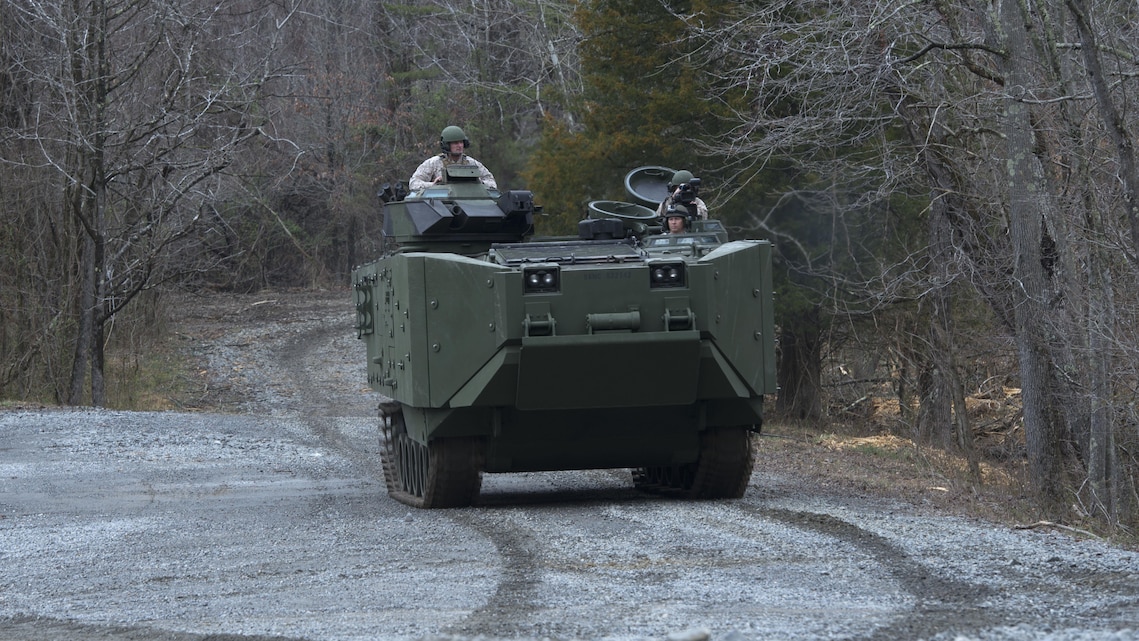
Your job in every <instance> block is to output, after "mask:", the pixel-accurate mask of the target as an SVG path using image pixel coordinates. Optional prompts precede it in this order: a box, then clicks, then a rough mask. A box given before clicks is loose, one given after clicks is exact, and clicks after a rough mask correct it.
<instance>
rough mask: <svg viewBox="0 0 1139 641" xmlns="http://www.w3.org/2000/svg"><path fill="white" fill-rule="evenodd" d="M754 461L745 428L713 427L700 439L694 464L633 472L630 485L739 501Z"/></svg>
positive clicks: (686, 494)
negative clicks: (697, 455)
mask: <svg viewBox="0 0 1139 641" xmlns="http://www.w3.org/2000/svg"><path fill="white" fill-rule="evenodd" d="M754 461H755V457H754V454H753V453H752V450H751V433H750V431H749V430H748V429H747V428H746V427H713V428H708V429H707V430H704V432H703V433H702V434H701V435H700V458H699V459H698V460H697V461H696V462H695V463H689V464H687V465H679V466H657V467H643V468H640V469H637V470H633V484H634V485H636V487H637V488H638V489H641V490H646V491H649V492H660V493H664V494H676V495H679V496H680V497H682V498H686V499H738V498H741V497H742V496H743V495H744V491H745V490H747V482H748V480H749V479H750V478H751V470H752V466H753V464H754Z"/></svg>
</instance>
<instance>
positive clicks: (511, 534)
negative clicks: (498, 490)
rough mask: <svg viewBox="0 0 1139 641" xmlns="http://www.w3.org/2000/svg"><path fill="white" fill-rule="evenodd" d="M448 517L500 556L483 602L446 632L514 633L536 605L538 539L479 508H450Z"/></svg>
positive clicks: (500, 634) (539, 577)
mask: <svg viewBox="0 0 1139 641" xmlns="http://www.w3.org/2000/svg"><path fill="white" fill-rule="evenodd" d="M452 512H453V514H451V515H450V516H451V519H452V520H453V521H455V522H456V523H458V524H460V525H462V526H464V527H466V528H469V529H470V530H471V531H473V532H476V533H478V534H479V535H481V536H483V537H485V538H486V539H487V540H489V541H490V542H491V543H492V544H493V545H494V547H495V550H496V551H497V552H498V556H499V558H501V559H502V578H501V579H500V580H499V581H498V586H497V588H496V589H495V592H494V594H492V595H491V596H490V598H489V599H487V601H486V603H485V604H484V605H483V606H482V607H481V608H479V609H478V610H475V611H474V612H472V613H471V614H470V615H469V616H467V617H466V618H465V619H463V620H462V621H461V622H460V623H456V624H455V625H453V626H451V628H450V629H448V630H447V631H446V634H451V635H459V636H464V635H468V636H485V637H491V638H494V637H496V636H500V637H503V638H509V637H514V636H517V635H518V630H519V628H521V627H523V626H524V625H525V623H526V621H527V619H528V618H529V615H530V614H531V613H533V612H535V611H536V610H537V609H538V606H537V603H536V601H537V599H538V592H537V587H538V584H539V583H540V582H541V576H540V572H539V565H540V560H539V554H540V553H539V551H538V547H539V546H538V543H537V541H536V538H535V537H534V536H533V535H530V534H528V533H526V532H524V531H522V530H521V529H520V528H519V527H518V526H516V525H513V524H509V523H506V522H504V521H503V520H502V519H496V518H493V516H494V515H493V514H491V513H488V512H483V511H481V510H477V509H474V510H471V509H468V510H453V511H452Z"/></svg>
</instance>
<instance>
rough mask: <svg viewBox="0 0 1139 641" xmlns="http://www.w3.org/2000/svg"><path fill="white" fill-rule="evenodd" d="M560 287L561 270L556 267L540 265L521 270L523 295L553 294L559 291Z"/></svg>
mask: <svg viewBox="0 0 1139 641" xmlns="http://www.w3.org/2000/svg"><path fill="white" fill-rule="evenodd" d="M561 286H562V278H561V269H560V268H559V267H558V266H557V265H540V266H534V267H526V268H523V270H522V293H523V294H553V293H557V292H559V291H561Z"/></svg>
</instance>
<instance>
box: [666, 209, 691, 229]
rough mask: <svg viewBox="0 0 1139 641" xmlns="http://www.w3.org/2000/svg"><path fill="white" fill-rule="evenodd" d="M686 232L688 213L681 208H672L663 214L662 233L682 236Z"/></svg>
mask: <svg viewBox="0 0 1139 641" xmlns="http://www.w3.org/2000/svg"><path fill="white" fill-rule="evenodd" d="M686 231H688V213H687V212H685V211H684V210H683V207H676V206H674V207H673V208H671V209H669V210H668V211H667V212H665V226H664V233H666V234H683V233H684V232H686Z"/></svg>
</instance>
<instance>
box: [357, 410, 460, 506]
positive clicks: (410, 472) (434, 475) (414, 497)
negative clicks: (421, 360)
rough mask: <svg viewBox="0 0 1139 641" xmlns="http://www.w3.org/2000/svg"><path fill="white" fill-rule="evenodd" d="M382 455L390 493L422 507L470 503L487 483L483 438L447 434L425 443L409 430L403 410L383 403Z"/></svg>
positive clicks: (395, 497) (394, 497) (407, 502)
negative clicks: (483, 456) (484, 472)
mask: <svg viewBox="0 0 1139 641" xmlns="http://www.w3.org/2000/svg"><path fill="white" fill-rule="evenodd" d="M380 422H381V425H382V434H381V436H380V458H381V460H382V462H383V465H384V481H385V482H386V483H387V486H388V495H390V496H391V497H392V498H393V499H395V500H397V501H399V502H400V503H405V504H407V505H410V506H412V507H419V508H445V507H465V506H468V505H470V504H471V503H473V502H474V501H475V498H477V497H478V495H479V487H480V486H481V485H482V474H481V470H482V458H481V453H482V442H481V440H480V439H477V438H442V439H435V440H433V441H431V442H430V443H428V444H427V445H423V444H422V443H417V442H416V441H414V440H412V438H411V437H410V436H408V434H407V426H406V424H405V423H404V418H403V409H402V408H399V409H393V408H383V409H382V411H381V415H380Z"/></svg>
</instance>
